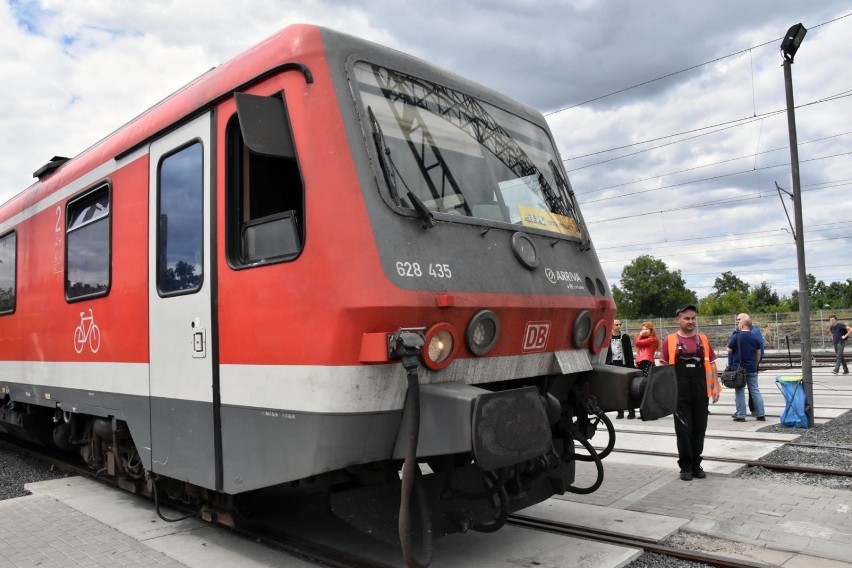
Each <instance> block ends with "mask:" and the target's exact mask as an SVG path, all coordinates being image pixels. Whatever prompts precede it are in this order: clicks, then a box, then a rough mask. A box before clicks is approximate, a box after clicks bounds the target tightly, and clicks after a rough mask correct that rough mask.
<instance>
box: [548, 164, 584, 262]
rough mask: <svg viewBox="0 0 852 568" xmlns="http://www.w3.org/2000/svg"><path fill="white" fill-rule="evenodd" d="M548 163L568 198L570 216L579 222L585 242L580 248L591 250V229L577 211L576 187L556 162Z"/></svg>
mask: <svg viewBox="0 0 852 568" xmlns="http://www.w3.org/2000/svg"><path fill="white" fill-rule="evenodd" d="M547 165H548V166H550V171H551V172H552V173H553V179H555V180H556V185H557V187H559V189H560V190H561V191H562V194H563V201H565V199H567V203H566V205H567V207H568V212H567V213H568V216H569V217H571V218H572V219H574V221H575V222H576V223H577V230H579V231H580V233H581V238H582V239H583V242H582V243H580V250H589V249H590V248H592V240H591V238H590V237H589V231H588V229H587V228H586V221H585V220H584V219H583V216H582V215H580V214H579V213H578V211H577V200H576V198H575V196H574V188H572V187H571V183H570V182H569V181H568V180H567V179H566V178H565V177H563V176H562V172H561V171H560V170H559V166H557V165H556V162H554V161H553V160H552V159H550V160H548V162H547Z"/></svg>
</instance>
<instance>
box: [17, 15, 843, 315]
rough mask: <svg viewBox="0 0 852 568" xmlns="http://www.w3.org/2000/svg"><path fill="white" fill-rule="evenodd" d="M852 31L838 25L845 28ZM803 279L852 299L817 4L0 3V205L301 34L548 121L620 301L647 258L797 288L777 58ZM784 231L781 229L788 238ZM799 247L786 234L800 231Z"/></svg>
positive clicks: (703, 275) (837, 35)
mask: <svg viewBox="0 0 852 568" xmlns="http://www.w3.org/2000/svg"><path fill="white" fill-rule="evenodd" d="M847 16H848V17H847ZM800 22H801V23H802V24H804V26H805V27H806V28H807V29H808V33H807V35H806V37H805V40H804V42H803V43H802V46H801V47H800V49H799V51H798V53H797V54H796V56H795V60H794V64H793V65H792V68H791V70H792V83H793V92H794V99H795V106H796V109H795V120H796V133H797V137H798V146H797V147H798V154H799V163H800V180H801V188H802V207H801V211H802V219H803V226H804V231H803V233H804V243H805V265H806V270H807V272H808V273H811V274H813V275H814V276H815V277H816V278H817V280H822V281H824V282H826V283H831V282H835V281H838V282H844V281H846V280H847V279H852V244H850V243H852V191H851V190H852V72H849V65H850V60H852V55H850V51H849V49H848V46H849V37H852V5H850V4H849V2H848V0H847V1H840V0H822V1H820V2H807V3H806V2H801V1H799V0H796V1H793V0H750V1H748V2H743V1H742V0H716V1H714V2H699V1H697V0H630V1H628V0H620V1H616V0H598V1H594V0H462V1H461V2H459V1H458V0H431V1H430V2H420V3H417V4H416V5H415V4H413V3H406V2H399V1H396V0H394V1H392V0H359V1H357V2H355V1H348V0H299V1H291V0H243V1H242V2H239V3H237V2H231V1H228V2H225V1H223V0H148V1H147V2H136V3H130V2H118V1H113V2H109V1H107V0H62V1H59V0H41V1H28V0H2V3H0V82H1V83H0V84H2V88H0V102H2V108H3V109H4V112H3V113H1V114H0V202H5V201H6V200H7V199H9V198H11V197H12V196H14V195H15V194H17V193H19V192H21V191H22V190H24V189H25V188H26V187H28V186H29V185H30V184H32V182H33V178H32V173H33V172H34V171H36V170H37V169H38V168H39V167H41V166H42V165H43V164H45V163H46V162H47V161H48V160H49V159H50V158H51V157H52V156H54V155H60V156H69V157H72V156H74V155H77V154H79V153H80V152H82V151H83V150H85V149H86V148H87V147H89V146H91V145H92V144H94V143H96V142H97V141H98V140H100V139H101V138H103V137H105V136H106V135H107V134H109V133H110V132H112V131H114V130H115V129H117V128H119V127H120V126H121V125H122V124H124V123H126V122H128V121H130V120H131V119H132V118H133V117H135V116H137V115H138V114H140V113H141V112H143V111H144V110H145V109H147V108H149V107H150V106H152V105H154V104H155V103H157V102H158V101H160V100H162V99H163V98H165V97H166V96H167V95H169V94H170V93H172V92H174V91H175V90H177V89H179V88H180V87H181V86H183V85H184V84H186V83H188V82H190V81H192V80H193V79H194V78H196V77H198V76H199V75H201V74H202V73H204V72H205V71H207V70H208V69H210V68H211V67H214V66H217V65H219V64H221V63H224V62H225V61H227V60H228V59H230V58H231V57H233V56H235V55H237V54H238V53H240V52H242V51H244V50H246V49H248V48H249V47H251V46H252V45H254V44H256V43H258V42H259V41H261V40H263V39H264V38H266V37H268V36H270V35H272V34H273V33H275V32H276V31H278V30H280V29H281V28H283V27H286V26H287V25H289V24H292V23H315V24H319V25H323V26H326V27H329V28H333V29H336V30H338V31H342V32H346V33H349V34H352V35H355V36H359V37H362V38H365V39H369V40H371V41H375V42H377V43H381V44H384V45H387V46H390V47H393V48H395V49H398V50H401V51H404V52H407V53H410V54H412V55H415V56H417V57H420V58H422V59H424V60H427V61H429V62H431V63H434V64H436V65H438V66H440V67H443V68H445V69H447V70H449V71H452V72H455V73H457V74H460V75H463V76H466V77H468V78H470V79H472V80H474V81H477V82H479V83H482V84H484V85H486V86H488V87H491V88H494V89H496V90H498V91H501V92H503V93H505V94H507V95H509V96H511V97H513V98H515V99H517V100H519V101H521V102H523V103H525V104H526V105H528V106H530V107H532V108H534V109H536V110H538V111H540V112H541V113H542V114H544V115H545V117H546V118H547V121H548V123H549V125H550V128H551V130H552V132H553V135H554V138H555V141H556V144H557V147H558V150H559V153H560V154H561V157H562V159H563V162H564V164H565V167H566V170H567V171H568V175H569V178H570V180H571V184H572V186H573V188H574V191H575V192H576V194H577V198H578V201H579V203H580V207H581V210H582V212H583V215H584V217H585V220H586V223H587V225H588V228H589V231H590V233H591V237H592V240H593V242H594V244H595V247H596V249H597V251H598V254H599V256H600V259H601V262H602V265H603V268H604V273H605V274H606V276H607V279H608V280H609V282H610V284H611V285H612V284H615V285H618V284H619V278H620V277H621V274H622V269H623V268H624V266H625V265H626V264H629V263H631V262H633V260H634V259H635V258H636V257H637V256H639V255H641V254H648V255H651V256H653V257H654V258H656V259H659V260H662V261H663V262H665V263H666V266H667V267H668V269H669V270H679V271H680V272H681V274H682V276H683V278H684V280H685V281H686V285H687V287H688V288H689V289H691V290H693V291H694V292H695V293H696V294H697V296H698V298H702V297H704V296H706V295H708V294H710V293H712V292H713V291H714V290H713V284H714V281H715V280H716V278H718V277H719V276H720V275H721V274H722V273H723V272H727V271H730V272H732V273H733V274H735V275H736V276H738V277H739V278H740V279H742V280H743V281H745V282H746V283H748V284H749V285H751V286H757V285H759V284H760V283H762V282H766V283H767V284H768V285H769V287H770V288H772V289H773V290H775V291H776V292H778V294H780V295H789V294H790V293H791V292H792V291H793V290H794V289H797V288H798V269H797V266H798V265H797V259H796V245H795V241H794V236H793V233H794V231H793V230H792V227H795V219H794V211H795V209H794V205H793V201H792V199H791V198H790V197H789V195H787V194H785V193H780V195H779V191H778V190H777V189H776V183H777V184H778V185H779V186H780V187H781V188H783V189H784V190H786V191H788V192H790V193H792V181H791V167H790V148H789V131H788V122H787V114H786V112H785V110H786V100H785V85H784V71H783V67H782V62H783V59H782V56H781V52H780V43H781V38H782V37H783V36H784V34H785V33H786V31H787V30H788V28H790V26H792V25H793V24H797V23H800ZM785 206H786V211H787V213H788V214H789V221H788V217H787V214H785ZM791 226H792V227H791Z"/></svg>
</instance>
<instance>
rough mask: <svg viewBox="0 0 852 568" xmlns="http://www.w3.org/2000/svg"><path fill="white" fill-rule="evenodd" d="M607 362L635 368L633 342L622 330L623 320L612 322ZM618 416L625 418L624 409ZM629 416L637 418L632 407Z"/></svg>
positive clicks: (617, 365)
mask: <svg viewBox="0 0 852 568" xmlns="http://www.w3.org/2000/svg"><path fill="white" fill-rule="evenodd" d="M606 364H607V365H615V366H616V367H629V368H631V369H632V368H633V367H634V363H633V344H632V343H631V341H630V336H629V335H627V334H626V333H624V332H622V331H621V320H615V321H613V322H612V335H611V336H610V338H609V351H607V352H606ZM615 417H616V418H624V411H623V410H619V411H618V414H616V415H615ZM627 418H636V411H635V410H634V409H633V408H630V410H629V412H628V413H627Z"/></svg>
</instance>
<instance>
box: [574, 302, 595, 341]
mask: <svg viewBox="0 0 852 568" xmlns="http://www.w3.org/2000/svg"><path fill="white" fill-rule="evenodd" d="M591 335H592V314H590V313H589V312H587V311H586V310H583V311H582V312H580V313H579V314H577V319H575V320H574V331H573V335H572V337H571V339H572V340H573V341H574V347H582V346H583V345H585V343H586V341H588V340H589V336H591Z"/></svg>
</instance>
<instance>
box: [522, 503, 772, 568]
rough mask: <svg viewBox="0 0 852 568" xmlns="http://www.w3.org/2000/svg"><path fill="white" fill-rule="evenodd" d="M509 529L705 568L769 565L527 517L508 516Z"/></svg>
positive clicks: (760, 567)
mask: <svg viewBox="0 0 852 568" xmlns="http://www.w3.org/2000/svg"><path fill="white" fill-rule="evenodd" d="M508 524H509V525H512V526H516V527H522V528H526V529H530V530H536V531H545V532H550V533H553V534H559V535H563V536H567V537H573V538H581V539H586V540H593V541H596V542H602V543H607V544H613V545H616V546H625V547H628V548H638V549H640V550H642V551H643V552H648V553H652V554H659V555H661V556H666V557H669V558H677V559H679V560H688V561H691V562H698V563H701V564H705V565H707V566H721V567H723V568H769V567H770V566H771V565H770V564H763V563H758V562H750V561H747V560H738V559H735V558H729V557H726V556H720V555H717V554H710V553H707V552H700V551H696V550H688V549H683V548H675V547H672V546H666V545H663V544H660V543H658V542H657V541H656V540H654V539H649V538H643V537H637V536H634V535H628V534H624V533H619V532H613V531H607V530H602V529H595V528H589V527H583V526H579V525H574V524H571V523H564V522H556V521H551V520H545V519H538V518H535V517H530V516H527V515H519V514H515V515H510V516H509V521H508Z"/></svg>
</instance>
